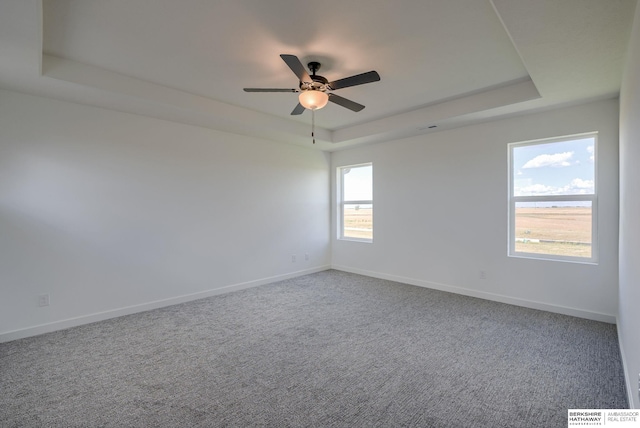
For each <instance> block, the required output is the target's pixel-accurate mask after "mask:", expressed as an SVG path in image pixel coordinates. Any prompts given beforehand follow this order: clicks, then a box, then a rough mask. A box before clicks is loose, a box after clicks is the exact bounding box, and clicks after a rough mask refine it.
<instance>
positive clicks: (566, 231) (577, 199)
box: [509, 134, 597, 262]
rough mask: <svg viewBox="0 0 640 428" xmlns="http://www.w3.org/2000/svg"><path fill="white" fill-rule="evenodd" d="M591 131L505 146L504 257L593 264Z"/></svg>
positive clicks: (594, 209) (593, 145) (593, 138)
mask: <svg viewBox="0 0 640 428" xmlns="http://www.w3.org/2000/svg"><path fill="white" fill-rule="evenodd" d="M596 141H597V138H596V134H583V135H577V136H572V137H564V138H558V139H553V140H545V141H537V142H527V143H514V144H510V145H509V156H510V186H509V187H510V189H509V190H510V195H509V196H510V197H509V199H510V204H509V207H510V209H509V222H510V228H509V230H510V233H509V255H511V256H522V257H533V258H544V259H554V260H566V261H581V262H595V261H596V254H597V246H596V242H595V241H596V240H595V238H596V236H597V234H596V233H595V225H596V224H597V222H596V217H597V203H596V201H597V198H596V196H597V195H596V186H595V183H596Z"/></svg>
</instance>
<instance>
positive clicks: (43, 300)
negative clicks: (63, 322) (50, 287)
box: [38, 294, 50, 308]
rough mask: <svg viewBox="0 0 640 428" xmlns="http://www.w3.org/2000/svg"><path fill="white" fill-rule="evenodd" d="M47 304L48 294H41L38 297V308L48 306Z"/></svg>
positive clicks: (48, 301)
mask: <svg viewBox="0 0 640 428" xmlns="http://www.w3.org/2000/svg"><path fill="white" fill-rule="evenodd" d="M49 303H50V300H49V294H41V295H39V296H38V306H40V307H41V308H42V307H44V306H49Z"/></svg>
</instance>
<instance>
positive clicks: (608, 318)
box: [331, 265, 616, 324]
mask: <svg viewBox="0 0 640 428" xmlns="http://www.w3.org/2000/svg"><path fill="white" fill-rule="evenodd" d="M331 269H336V270H341V271H344V272H350V273H356V274H359V275H365V276H370V277H373V278H379V279H386V280H389V281H395V282H401V283H404V284H410V285H416V286H418V287H425V288H431V289H434V290H440V291H447V292H449V293H456V294H462V295H464V296H470V297H477V298H480V299H485V300H492V301H495V302H500V303H507V304H510V305H515V306H522V307H525V308H530V309H538V310H541V311H547V312H554V313H558V314H563V315H570V316H574V317H578V318H585V319H589V320H594V321H602V322H606V323H609V324H616V317H615V315H608V314H602V313H599V312H591V311H585V310H582V309H576V308H569V307H566V306H561V305H554V304H550V303H543V302H536V301H533V300H526V299H521V298H518V297H509V296H504V295H502V294H495V293H488V292H486V291H478V290H472V289H470V288H464V287H457V286H454V285H447V284H439V283H437V282H431V281H424V280H421V279H415V278H407V277H404V276H398V275H389V274H385V273H380V272H372V271H368V270H364V269H357V268H351V267H348V266H340V265H332V266H331Z"/></svg>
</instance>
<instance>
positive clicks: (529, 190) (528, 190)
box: [515, 184, 556, 196]
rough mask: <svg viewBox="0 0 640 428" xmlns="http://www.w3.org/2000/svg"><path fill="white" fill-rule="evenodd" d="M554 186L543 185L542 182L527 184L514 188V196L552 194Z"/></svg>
mask: <svg viewBox="0 0 640 428" xmlns="http://www.w3.org/2000/svg"><path fill="white" fill-rule="evenodd" d="M555 190H556V188H555V187H552V186H545V185H544V184H532V185H529V186H522V187H518V188H516V189H515V196H538V195H553V194H554V193H553V192H554V191H555Z"/></svg>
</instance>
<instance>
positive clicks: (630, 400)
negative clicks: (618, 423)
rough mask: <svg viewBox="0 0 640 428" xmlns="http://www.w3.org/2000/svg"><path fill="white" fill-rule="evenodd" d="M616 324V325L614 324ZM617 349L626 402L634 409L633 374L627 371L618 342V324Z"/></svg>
mask: <svg viewBox="0 0 640 428" xmlns="http://www.w3.org/2000/svg"><path fill="white" fill-rule="evenodd" d="M616 324H617V323H616ZM618 347H619V348H620V358H621V359H622V372H623V373H624V380H625V386H626V387H627V402H628V403H629V408H630V409H633V408H634V404H635V401H634V396H633V394H634V392H635V391H636V389H635V388H634V387H633V384H634V380H633V377H632V376H633V373H631V372H630V371H629V366H628V365H627V359H626V354H625V352H624V346H623V345H622V341H621V340H620V324H618Z"/></svg>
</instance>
